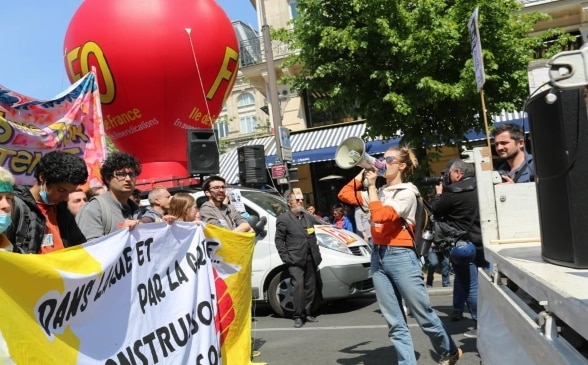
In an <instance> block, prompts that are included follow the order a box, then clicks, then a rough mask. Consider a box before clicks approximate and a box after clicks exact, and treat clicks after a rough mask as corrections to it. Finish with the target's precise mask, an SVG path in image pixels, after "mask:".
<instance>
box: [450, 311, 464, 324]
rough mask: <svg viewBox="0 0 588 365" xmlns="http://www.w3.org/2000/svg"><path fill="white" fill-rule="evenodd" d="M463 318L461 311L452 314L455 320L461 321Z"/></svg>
mask: <svg viewBox="0 0 588 365" xmlns="http://www.w3.org/2000/svg"><path fill="white" fill-rule="evenodd" d="M462 319H463V313H460V312H454V313H453V314H452V315H451V320H452V321H453V322H457V321H461V320H462Z"/></svg>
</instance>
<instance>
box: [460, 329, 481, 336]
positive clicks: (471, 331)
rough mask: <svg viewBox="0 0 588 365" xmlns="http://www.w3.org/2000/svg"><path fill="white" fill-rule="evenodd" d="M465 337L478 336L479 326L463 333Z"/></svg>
mask: <svg viewBox="0 0 588 365" xmlns="http://www.w3.org/2000/svg"><path fill="white" fill-rule="evenodd" d="M463 335H464V337H467V338H478V329H477V328H470V330H469V331H467V332H466V333H464V334H463Z"/></svg>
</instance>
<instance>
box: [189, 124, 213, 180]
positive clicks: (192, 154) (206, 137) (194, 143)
mask: <svg viewBox="0 0 588 365" xmlns="http://www.w3.org/2000/svg"><path fill="white" fill-rule="evenodd" d="M187 132H188V173H189V174H190V175H215V174H218V173H219V172H220V166H219V154H218V147H217V144H216V139H215V136H214V131H212V129H188V130H187Z"/></svg>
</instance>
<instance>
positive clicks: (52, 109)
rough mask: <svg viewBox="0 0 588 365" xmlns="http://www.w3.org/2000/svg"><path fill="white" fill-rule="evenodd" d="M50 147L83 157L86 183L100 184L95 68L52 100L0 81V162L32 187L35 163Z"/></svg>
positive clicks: (101, 133) (99, 123)
mask: <svg viewBox="0 0 588 365" xmlns="http://www.w3.org/2000/svg"><path fill="white" fill-rule="evenodd" d="M55 150H60V151H64V152H69V153H73V154H76V155H78V156H80V157H82V158H83V159H84V160H85V161H86V165H87V166H88V174H89V177H88V186H95V185H102V181H101V178H100V166H101V164H102V161H103V159H104V158H105V154H106V143H105V139H104V127H103V124H102V112H101V109H100V94H99V92H98V85H97V83H96V75H95V73H94V72H90V73H89V74H87V75H86V76H85V77H84V78H82V79H80V80H79V81H78V82H76V83H75V84H74V85H72V86H71V87H70V88H69V89H67V90H66V91H65V92H63V93H62V94H60V95H58V96H57V97H55V98H54V99H53V100H37V99H33V98H30V97H28V96H24V95H21V94H19V93H17V92H14V91H11V90H8V89H6V88H4V87H3V86H1V85H0V165H1V166H2V167H4V168H6V169H8V170H9V171H10V172H12V174H14V177H15V178H16V183H17V184H27V185H32V184H34V183H35V178H34V168H35V166H36V164H37V162H38V161H39V159H40V158H41V156H43V154H45V153H47V152H49V151H55Z"/></svg>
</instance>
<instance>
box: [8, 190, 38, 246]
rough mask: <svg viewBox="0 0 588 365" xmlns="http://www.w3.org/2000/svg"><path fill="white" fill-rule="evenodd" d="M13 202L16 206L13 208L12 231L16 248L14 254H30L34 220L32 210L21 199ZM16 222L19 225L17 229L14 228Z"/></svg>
mask: <svg viewBox="0 0 588 365" xmlns="http://www.w3.org/2000/svg"><path fill="white" fill-rule="evenodd" d="M12 202H13V204H14V207H13V208H12V222H13V223H12V225H13V226H12V230H13V232H14V242H12V243H13V245H14V247H15V249H14V252H23V253H28V252H29V250H30V248H29V247H28V242H29V241H30V239H29V236H30V235H31V223H32V218H31V216H30V214H29V213H30V208H29V207H28V206H27V205H26V203H25V202H24V201H22V199H21V198H16V199H13V200H12ZM14 222H16V223H17V225H16V227H15V226H14ZM25 244H26V247H25ZM32 253H36V252H32Z"/></svg>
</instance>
